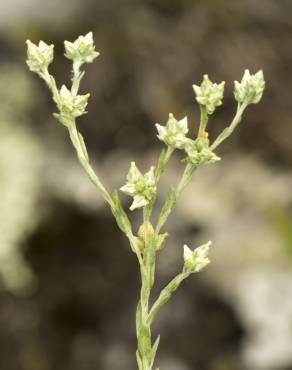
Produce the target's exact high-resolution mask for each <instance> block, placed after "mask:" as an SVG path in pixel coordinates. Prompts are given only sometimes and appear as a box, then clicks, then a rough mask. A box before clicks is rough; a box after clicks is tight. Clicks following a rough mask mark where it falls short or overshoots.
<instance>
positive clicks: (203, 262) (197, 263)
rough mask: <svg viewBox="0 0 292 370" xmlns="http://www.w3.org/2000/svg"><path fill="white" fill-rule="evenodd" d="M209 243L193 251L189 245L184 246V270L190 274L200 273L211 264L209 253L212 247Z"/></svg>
mask: <svg viewBox="0 0 292 370" xmlns="http://www.w3.org/2000/svg"><path fill="white" fill-rule="evenodd" d="M211 244H212V242H211V241H209V242H208V243H206V244H203V245H201V246H200V247H198V248H196V249H195V250H194V251H192V250H191V249H190V248H189V247H188V246H187V245H184V268H185V269H186V270H187V271H190V272H199V271H201V270H203V268H205V267H206V266H207V265H208V264H209V263H210V260H209V258H208V253H209V249H210V245H211Z"/></svg>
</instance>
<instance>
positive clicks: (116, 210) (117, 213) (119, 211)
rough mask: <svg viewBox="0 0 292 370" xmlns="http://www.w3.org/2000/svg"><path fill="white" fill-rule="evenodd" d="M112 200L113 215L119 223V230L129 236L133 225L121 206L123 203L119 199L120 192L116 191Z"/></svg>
mask: <svg viewBox="0 0 292 370" xmlns="http://www.w3.org/2000/svg"><path fill="white" fill-rule="evenodd" d="M111 198H112V200H113V202H114V207H112V213H113V215H114V217H115V219H116V221H117V224H118V226H119V228H120V229H121V230H122V231H123V232H124V233H125V234H128V233H129V232H131V223H130V221H129V219H128V216H127V214H126V212H125V211H124V209H123V207H122V205H121V201H120V198H119V194H118V191H117V190H115V191H114V192H113V193H112V195H111Z"/></svg>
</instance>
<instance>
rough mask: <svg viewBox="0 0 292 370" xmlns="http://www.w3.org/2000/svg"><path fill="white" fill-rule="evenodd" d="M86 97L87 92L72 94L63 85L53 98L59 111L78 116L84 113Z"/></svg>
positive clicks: (87, 96)
mask: <svg viewBox="0 0 292 370" xmlns="http://www.w3.org/2000/svg"><path fill="white" fill-rule="evenodd" d="M88 98H89V94H86V95H72V93H71V91H70V90H68V89H67V87H66V86H65V85H63V86H62V87H61V90H60V91H59V95H58V96H57V97H56V98H55V99H56V103H57V106H58V108H59V110H60V112H61V113H65V114H67V115H70V116H72V117H79V116H82V115H83V114H85V113H86V112H85V108H86V106H87V101H88Z"/></svg>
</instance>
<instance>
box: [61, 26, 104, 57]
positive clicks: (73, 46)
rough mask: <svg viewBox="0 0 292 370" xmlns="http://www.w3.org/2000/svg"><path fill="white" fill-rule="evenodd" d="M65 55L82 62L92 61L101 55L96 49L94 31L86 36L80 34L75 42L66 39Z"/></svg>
mask: <svg viewBox="0 0 292 370" xmlns="http://www.w3.org/2000/svg"><path fill="white" fill-rule="evenodd" d="M64 45H65V51H66V52H65V57H66V58H68V59H71V60H73V61H78V62H79V63H80V64H83V63H92V62H93V60H94V59H95V58H96V57H98V56H99V53H98V52H97V51H95V46H94V42H93V37H92V32H89V33H88V34H87V35H85V36H79V37H78V39H77V40H75V41H74V42H70V41H65V42H64Z"/></svg>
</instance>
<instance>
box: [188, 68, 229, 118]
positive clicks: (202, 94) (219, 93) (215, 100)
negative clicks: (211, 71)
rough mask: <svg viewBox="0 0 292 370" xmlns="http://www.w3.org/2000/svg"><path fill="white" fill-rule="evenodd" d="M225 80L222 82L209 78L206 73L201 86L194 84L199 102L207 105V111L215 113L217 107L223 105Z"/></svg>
mask: <svg viewBox="0 0 292 370" xmlns="http://www.w3.org/2000/svg"><path fill="white" fill-rule="evenodd" d="M224 86H225V82H224V81H222V82H221V83H220V84H217V83H213V82H212V81H211V80H209V77H208V75H204V77H203V81H202V83H201V85H200V86H198V85H193V89H194V91H195V94H196V100H197V102H198V103H199V104H200V105H202V106H204V107H206V110H207V113H208V114H212V113H214V111H215V109H216V107H218V106H220V105H222V99H223V94H224Z"/></svg>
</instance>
